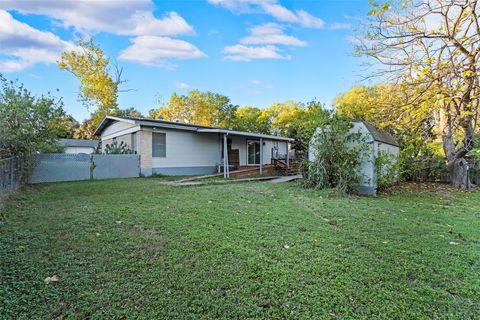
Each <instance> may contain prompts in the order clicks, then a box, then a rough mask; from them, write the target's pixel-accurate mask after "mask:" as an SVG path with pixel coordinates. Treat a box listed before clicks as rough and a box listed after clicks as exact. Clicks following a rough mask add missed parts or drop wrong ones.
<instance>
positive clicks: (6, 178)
mask: <svg viewBox="0 0 480 320" xmlns="http://www.w3.org/2000/svg"><path fill="white" fill-rule="evenodd" d="M21 175H22V161H21V160H20V159H19V158H16V157H11V158H6V159H0V204H1V203H2V201H3V200H4V199H5V198H6V197H7V196H8V195H10V194H11V193H13V192H14V191H15V190H17V189H18V188H20V186H21V183H22V179H21Z"/></svg>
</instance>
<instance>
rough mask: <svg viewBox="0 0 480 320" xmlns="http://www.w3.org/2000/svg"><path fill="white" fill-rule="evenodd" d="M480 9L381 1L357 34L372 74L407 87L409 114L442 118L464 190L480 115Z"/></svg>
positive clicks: (437, 1)
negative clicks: (363, 30) (467, 157)
mask: <svg viewBox="0 0 480 320" xmlns="http://www.w3.org/2000/svg"><path fill="white" fill-rule="evenodd" d="M479 13H480V10H479V7H478V5H477V1H476V0H403V1H401V0H394V1H389V2H385V3H383V4H379V3H376V4H373V9H372V10H371V11H370V18H369V19H368V20H367V22H366V23H365V24H364V27H365V33H364V34H362V36H360V37H359V38H358V47H357V50H358V53H359V54H362V55H366V56H368V57H371V58H373V61H374V62H373V63H372V64H371V67H373V68H374V70H373V71H372V72H371V74H370V76H376V77H378V76H379V77H381V78H382V79H384V80H388V81H395V82H396V83H398V84H400V85H403V86H405V88H406V92H408V94H409V97H408V98H409V99H408V100H409V101H408V105H409V106H411V107H410V109H408V108H407V109H406V112H409V113H412V114H415V113H418V114H426V113H430V114H431V115H432V117H433V116H434V115H436V117H435V118H436V119H439V120H440V121H439V123H437V127H438V128H439V130H440V132H441V134H442V140H443V149H444V151H445V155H446V157H447V161H448V168H449V170H450V174H451V179H452V183H453V184H454V185H455V186H456V187H459V188H468V187H469V185H470V183H469V180H468V164H467V161H466V160H465V156H466V155H467V153H468V152H469V151H470V150H472V148H473V137H474V133H475V130H476V129H477V120H478V114H479V94H480V86H479V70H478V63H479V57H480V23H479V21H478V20H479V17H478V14H479ZM439 115H440V116H439Z"/></svg>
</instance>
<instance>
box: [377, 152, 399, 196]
mask: <svg viewBox="0 0 480 320" xmlns="http://www.w3.org/2000/svg"><path fill="white" fill-rule="evenodd" d="M375 176H376V178H377V190H378V191H382V190H385V189H387V188H388V187H390V186H392V185H394V184H395V183H396V182H397V181H398V177H399V162H398V161H397V158H396V157H395V156H394V155H393V154H391V153H389V152H387V151H380V152H379V153H378V154H377V157H376V158H375Z"/></svg>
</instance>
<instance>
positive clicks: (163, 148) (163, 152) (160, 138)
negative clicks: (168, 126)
mask: <svg viewBox="0 0 480 320" xmlns="http://www.w3.org/2000/svg"><path fill="white" fill-rule="evenodd" d="M166 136H167V135H166V134H165V133H160V132H154V133H152V157H154V158H165V157H166V156H167V143H166V141H167V140H166V138H167V137H166Z"/></svg>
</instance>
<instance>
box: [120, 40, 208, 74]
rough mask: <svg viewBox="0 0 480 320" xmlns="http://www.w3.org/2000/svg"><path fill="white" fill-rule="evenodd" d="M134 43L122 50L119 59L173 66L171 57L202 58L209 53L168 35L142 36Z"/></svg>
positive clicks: (179, 58) (181, 58) (152, 64)
mask: <svg viewBox="0 0 480 320" xmlns="http://www.w3.org/2000/svg"><path fill="white" fill-rule="evenodd" d="M131 42H132V45H130V46H129V47H128V48H126V49H125V50H123V51H122V52H120V55H119V59H121V60H128V61H133V62H139V63H141V64H144V65H150V66H158V67H166V68H172V67H175V65H173V64H172V63H170V62H169V60H170V59H177V60H186V59H200V58H205V57H206V56H207V55H206V54H205V53H203V52H202V51H200V50H199V49H198V48H197V47H195V46H194V45H193V44H191V43H189V42H187V41H183V40H177V39H172V38H168V37H156V36H140V37H136V38H134V39H132V40H131Z"/></svg>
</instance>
